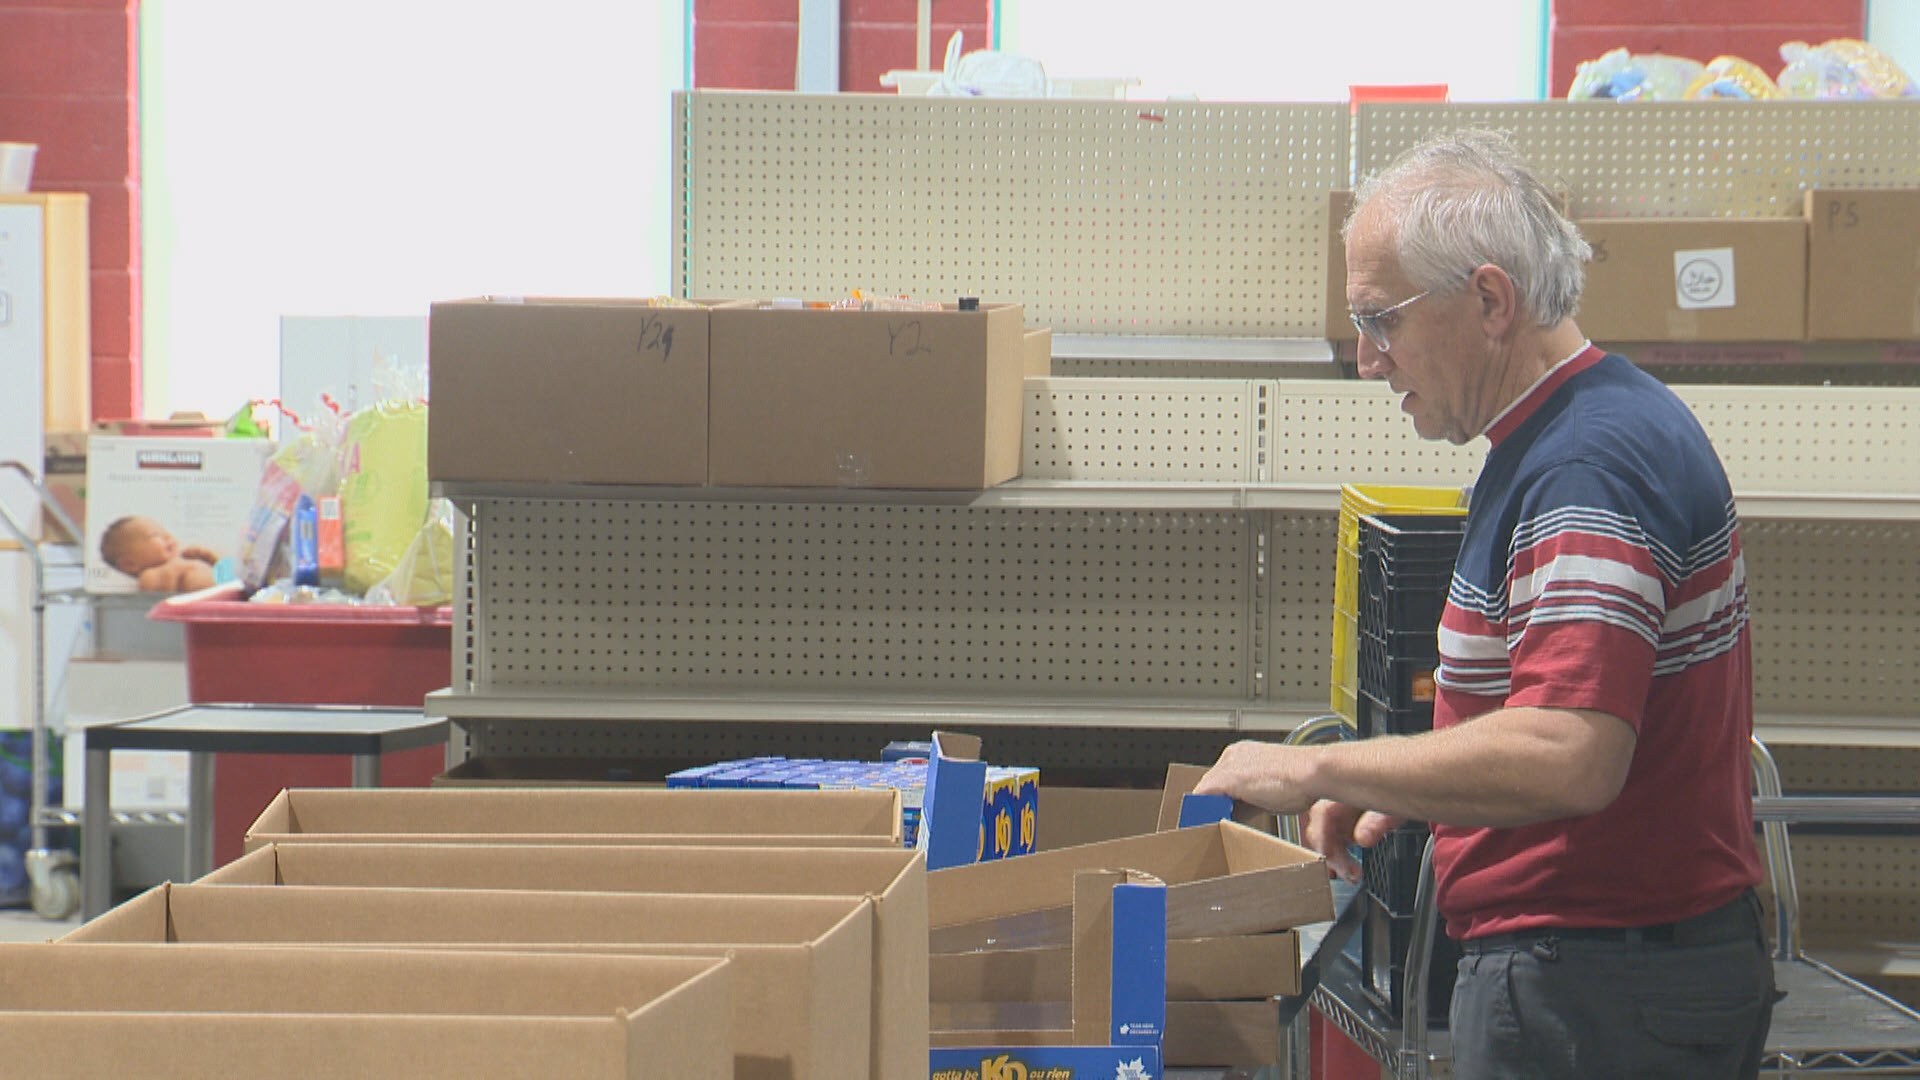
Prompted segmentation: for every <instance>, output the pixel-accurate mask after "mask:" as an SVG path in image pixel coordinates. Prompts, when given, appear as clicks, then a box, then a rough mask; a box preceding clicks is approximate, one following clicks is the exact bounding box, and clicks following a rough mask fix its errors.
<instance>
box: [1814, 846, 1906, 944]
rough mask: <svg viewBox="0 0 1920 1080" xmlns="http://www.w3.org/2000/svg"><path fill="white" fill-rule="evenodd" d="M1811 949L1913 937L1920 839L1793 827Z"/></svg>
mask: <svg viewBox="0 0 1920 1080" xmlns="http://www.w3.org/2000/svg"><path fill="white" fill-rule="evenodd" d="M1787 835H1788V837H1789V839H1790V842H1791V844H1792V846H1793V871H1794V878H1795V880H1796V882H1797V883H1798V884H1799V887H1800V923H1801V927H1802V929H1803V931H1804V933H1805V937H1806V943H1807V948H1808V951H1810V952H1812V953H1813V954H1814V955H1815V956H1818V955H1819V952H1820V946H1821V945H1822V944H1829V945H1847V944H1860V943H1865V942H1888V941H1907V942H1911V941H1913V940H1914V938H1915V933H1914V931H1915V928H1916V927H1920V837H1914V836H1885V835H1883V836H1874V835H1861V836H1849V835H1831V834H1824V833H1822V832H1821V831H1820V830H1819V829H1818V828H1817V827H1807V828H1805V829H1789V830H1788V831H1787Z"/></svg>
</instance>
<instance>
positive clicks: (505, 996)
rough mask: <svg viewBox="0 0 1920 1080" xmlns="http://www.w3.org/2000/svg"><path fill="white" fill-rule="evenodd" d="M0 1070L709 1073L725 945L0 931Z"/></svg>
mask: <svg viewBox="0 0 1920 1080" xmlns="http://www.w3.org/2000/svg"><path fill="white" fill-rule="evenodd" d="M0 970H4V971H5V972H6V973H7V977H6V978H5V979H4V980H0V1033H3V1034H4V1035H5V1036H6V1037H7V1050H6V1068H5V1072H6V1073H7V1075H9V1076H22V1077H27V1076H30V1077H34V1078H36V1080H82V1078H84V1080H97V1078H99V1077H108V1076H140V1077H164V1078H169V1080H172V1078H179V1080H186V1078H189V1077H191V1078H193V1080H201V1078H204V1077H213V1076H235V1077H237V1076H272V1077H276V1078H288V1080H319V1078H322V1077H325V1078H329V1080H330V1078H333V1077H340V1076H353V1077H357V1078H361V1080H426V1078H442V1080H454V1078H460V1080H534V1078H543V1077H551V1076H566V1077H579V1078H582V1080H586V1078H597V1080H634V1078H638V1077H649V1078H658V1080H678V1078H680V1077H704V1078H710V1080H721V1078H725V1077H731V1076H732V1075H733V1046H732V1033H731V1023H730V1019H731V1016H732V1004H731V1001H732V970H731V962H730V961H727V960H725V959H721V958H700V957H652V956H551V955H549V956H539V955H529V954H516V953H505V952H493V953H471V952H455V951H444V950H443V951H436V952H429V951H403V950H373V949H367V950H345V951H333V950H320V949H307V948H247V949H235V948H223V947H219V946H198V945H164V946H163V945H151V946H149V945H79V944H72V945H68V944H62V945H0Z"/></svg>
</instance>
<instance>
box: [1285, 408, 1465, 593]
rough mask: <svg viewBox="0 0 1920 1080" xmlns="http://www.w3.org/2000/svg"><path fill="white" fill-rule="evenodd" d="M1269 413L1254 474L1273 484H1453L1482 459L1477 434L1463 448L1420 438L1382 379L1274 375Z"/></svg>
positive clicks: (1411, 421) (1460, 479) (1410, 419)
mask: <svg viewBox="0 0 1920 1080" xmlns="http://www.w3.org/2000/svg"><path fill="white" fill-rule="evenodd" d="M1269 416H1270V421H1269V434H1268V437H1267V443H1268V452H1267V464H1266V475H1265V476H1263V477H1262V478H1261V479H1263V480H1265V481H1268V482H1271V483H1276V484H1285V483H1321V484H1324V483H1333V484H1423V485H1424V484H1434V485H1444V486H1459V485H1462V484H1469V483H1472V482H1473V478H1474V477H1476V476H1478V475H1479V474H1480V464H1481V462H1483V461H1484V460H1485V459H1486V456H1487V444H1486V440H1484V439H1475V440H1474V441H1473V442H1471V443H1468V444H1467V445H1465V446H1454V445H1451V444H1449V443H1444V442H1433V441H1429V440H1427V439H1422V438H1421V437H1420V434H1419V432H1417V431H1415V430H1414V428H1413V420H1412V418H1410V417H1408V416H1407V415H1406V414H1405V413H1403V412H1401V411H1400V399H1399V397H1398V396H1396V395H1395V394H1394V393H1393V391H1392V389H1391V388H1389V387H1388V386H1387V384H1386V383H1384V382H1377V381H1373V380H1351V379H1345V380H1343V379H1301V380H1297V381H1287V380H1281V381H1280V382H1279V383H1277V384H1276V386H1275V389H1274V393H1273V397H1272V404H1271V406H1270V407H1269ZM1328 565H1329V566H1331V565H1332V564H1331V563H1329V564H1328ZM1330 572H1331V571H1329V573H1330Z"/></svg>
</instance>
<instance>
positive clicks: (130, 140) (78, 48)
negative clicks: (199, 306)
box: [0, 0, 140, 420]
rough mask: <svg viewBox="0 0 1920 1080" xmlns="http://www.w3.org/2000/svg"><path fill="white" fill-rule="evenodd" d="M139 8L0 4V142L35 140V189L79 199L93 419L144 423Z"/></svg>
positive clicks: (134, 1) (55, 1) (115, 0)
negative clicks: (87, 278) (85, 248)
mask: <svg viewBox="0 0 1920 1080" xmlns="http://www.w3.org/2000/svg"><path fill="white" fill-rule="evenodd" d="M138 27H139V0H11V2H8V3H6V4H4V5H0V139H7V140H10V141H13V142H30V143H37V144H39V146H40V151H39V154H38V155H37V156H36V157H35V159H34V168H33V186H34V189H35V190H37V191H83V192H85V193H86V194H87V196H88V205H89V215H90V216H89V220H88V222H87V225H88V231H89V234H90V237H89V238H90V241H91V247H92V250H91V252H90V256H91V261H92V269H93V295H92V306H93V327H92V330H93V370H92V390H93V416H94V419H96V420H108V419H121V418H126V417H133V416H138V415H140V127H139V122H140V112H139V106H138V93H139V78H138V76H137V74H136V72H137V70H138V66H137V65H138V60H139V46H138V41H139V36H138Z"/></svg>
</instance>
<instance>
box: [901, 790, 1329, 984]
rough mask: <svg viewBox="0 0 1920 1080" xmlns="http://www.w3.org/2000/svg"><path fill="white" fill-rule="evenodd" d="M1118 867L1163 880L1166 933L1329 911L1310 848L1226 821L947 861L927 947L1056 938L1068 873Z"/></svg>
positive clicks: (930, 887) (1065, 918) (999, 945)
mask: <svg viewBox="0 0 1920 1080" xmlns="http://www.w3.org/2000/svg"><path fill="white" fill-rule="evenodd" d="M1110 866H1124V867H1127V868H1129V869H1134V870H1139V871H1142V872H1144V873H1148V874H1152V875H1153V876H1154V877H1156V878H1159V879H1160V880H1162V881H1164V882H1166V883H1167V937H1168V938H1169V939H1173V940H1182V939H1186V938H1201V937H1222V936H1227V935H1237V934H1260V933H1265V932H1268V931H1272V930H1285V929H1289V928H1291V927H1295V926H1301V925H1305V924H1307V923H1314V922H1324V921H1326V920H1328V919H1331V918H1333V890H1332V888H1331V887H1330V885H1329V883H1328V878H1327V868H1326V861H1325V860H1324V859H1322V858H1321V857H1320V856H1319V855H1317V854H1315V853H1313V852H1311V851H1308V850H1306V849H1305V848H1301V847H1297V846H1295V845H1293V844H1289V843H1287V842H1286V841H1284V840H1281V839H1279V838H1278V837H1274V836H1268V835H1265V834H1263V833H1259V832H1256V831H1254V830H1253V829H1249V828H1247V827H1246V826H1244V825H1239V824H1236V823H1233V822H1219V823H1216V824H1213V825H1203V826H1195V827H1192V828H1185V829H1176V830H1173V831H1171V832H1161V833H1154V834H1152V835H1148V836H1133V837H1127V838H1125V839H1121V840H1108V841H1104V842H1101V843H1097V844H1086V845H1083V846H1081V847H1073V848H1062V849H1060V850H1057V851H1041V852H1035V853H1034V854H1032V855H1023V856H1021V857H1020V858H1018V859H1009V860H1005V861H1002V862H991V863H976V864H973V865H971V866H956V867H954V868H952V869H949V870H942V871H940V872H938V873H935V874H931V875H929V877H928V884H927V920H928V923H929V924H930V925H931V927H932V932H931V936H932V949H933V951H934V952H936V953H948V952H967V951H971V950H975V949H984V948H995V949H1015V948H1035V947H1044V946H1057V945H1060V944H1063V943H1064V942H1065V941H1066V939H1067V937H1068V933H1069V926H1070V923H1071V912H1070V904H1071V900H1070V897H1071V895H1072V892H1071V890H1072V881H1073V875H1074V874H1075V873H1076V872H1078V871H1081V870H1089V869H1101V868H1105V867H1110Z"/></svg>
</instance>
